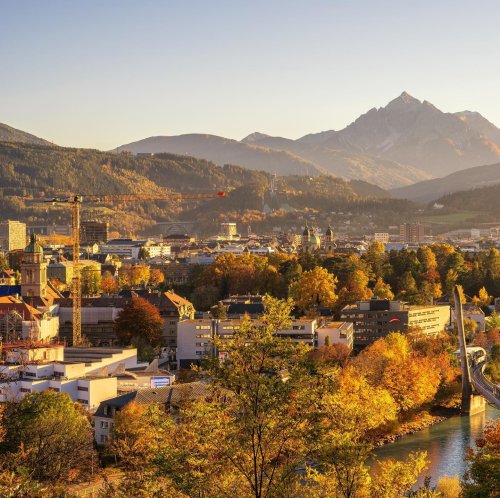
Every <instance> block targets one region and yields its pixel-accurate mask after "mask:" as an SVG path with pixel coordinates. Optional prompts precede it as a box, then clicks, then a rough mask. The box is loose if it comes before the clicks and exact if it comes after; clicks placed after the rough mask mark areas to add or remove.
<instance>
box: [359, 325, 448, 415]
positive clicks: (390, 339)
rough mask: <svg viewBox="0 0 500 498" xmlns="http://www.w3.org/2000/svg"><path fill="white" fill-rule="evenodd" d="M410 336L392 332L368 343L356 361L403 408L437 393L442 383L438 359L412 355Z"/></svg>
mask: <svg viewBox="0 0 500 498" xmlns="http://www.w3.org/2000/svg"><path fill="white" fill-rule="evenodd" d="M411 353H412V349H411V346H410V344H409V341H408V339H407V337H405V336H403V335H402V334H398V333H392V334H389V335H388V336H387V337H385V338H383V339H379V340H378V341H376V342H374V343H373V344H371V345H370V346H368V347H367V348H366V349H365V350H364V351H363V352H362V353H361V354H360V355H359V356H358V357H357V359H356V365H357V367H358V369H359V370H360V373H363V374H365V375H366V376H367V378H368V380H369V381H370V383H371V384H372V385H373V386H382V387H384V388H385V389H387V390H388V392H389V393H390V394H391V396H392V398H393V399H394V400H395V402H396V403H397V405H398V407H399V410H400V411H402V412H405V411H408V410H411V409H413V408H417V407H419V406H420V405H422V404H423V403H426V402H428V401H430V400H432V398H433V397H434V396H435V395H436V393H437V391H438V388H439V386H440V383H441V376H440V370H439V369H438V368H436V363H437V360H435V359H431V358H426V357H420V356H415V355H412V354H411Z"/></svg>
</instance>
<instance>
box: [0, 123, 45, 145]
mask: <svg viewBox="0 0 500 498" xmlns="http://www.w3.org/2000/svg"><path fill="white" fill-rule="evenodd" d="M0 141H3V142H20V143H25V144H34V145H52V144H51V143H50V142H48V141H47V140H44V139H43V138H38V137H36V136H35V135H32V134H31V133H27V132H25V131H22V130H18V129H16V128H12V126H9V125H6V124H3V123H0Z"/></svg>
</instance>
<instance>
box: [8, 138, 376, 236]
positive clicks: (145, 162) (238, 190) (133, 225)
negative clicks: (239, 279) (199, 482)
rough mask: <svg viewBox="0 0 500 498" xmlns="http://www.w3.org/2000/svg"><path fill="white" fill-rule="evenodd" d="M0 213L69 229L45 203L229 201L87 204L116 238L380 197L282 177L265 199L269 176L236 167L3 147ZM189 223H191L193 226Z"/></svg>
mask: <svg viewBox="0 0 500 498" xmlns="http://www.w3.org/2000/svg"><path fill="white" fill-rule="evenodd" d="M0 184H1V186H2V188H1V189H0V208H1V209H2V214H3V216H2V217H3V218H7V217H11V218H14V219H22V220H26V221H28V222H30V223H61V224H68V222H69V221H68V220H69V217H68V210H67V209H66V206H61V205H55V206H52V205H50V204H47V203H43V202H41V199H43V198H50V197H53V196H58V195H59V196H60V195H65V194H70V193H78V194H81V195H83V196H84V197H85V195H89V194H113V193H164V192H168V191H176V192H195V191H198V192H206V191H219V190H224V191H227V192H229V195H228V197H227V198H226V199H224V200H220V199H215V200H208V201H206V200H205V201H200V202H186V203H180V204H179V203H178V202H166V201H154V202H153V201H148V202H140V203H138V202H135V203H121V204H119V205H114V204H108V205H100V206H92V205H89V204H88V203H85V202H84V208H83V209H84V211H83V216H84V217H98V218H105V219H108V220H109V221H110V222H111V224H112V226H113V227H114V228H116V229H118V230H120V231H121V232H126V231H128V230H130V231H135V230H141V229H144V228H147V227H148V226H151V225H153V224H154V223H155V222H158V221H168V220H174V219H178V218H185V219H186V218H187V219H195V220H197V221H198V222H199V223H200V224H203V223H213V222H214V221H215V220H216V219H217V218H218V217H220V216H221V215H224V213H225V212H229V211H231V212H237V213H244V212H245V211H246V210H256V211H262V209H263V207H264V205H265V204H266V203H267V204H270V205H272V208H273V209H281V206H282V205H286V206H290V207H291V208H292V209H306V208H312V209H317V210H321V209H330V208H331V209H333V208H338V207H339V206H345V205H347V204H349V203H352V202H359V201H361V200H363V199H367V198H380V197H383V196H384V191H383V190H381V189H379V188H378V187H374V186H370V185H369V184H365V183H363V182H356V183H352V184H351V183H349V182H347V181H344V180H342V179H339V178H334V177H332V176H327V175H326V176H315V177H308V176H302V175H295V176H285V177H279V178H278V179H277V180H276V185H277V191H276V194H275V196H271V195H270V194H269V192H268V184H269V175H268V174H267V173H265V172H261V171H255V170H250V169H246V168H241V167H239V166H234V165H224V166H218V165H216V164H214V163H212V162H209V161H206V160H203V159H195V158H193V157H189V156H185V155H182V156H181V155H174V154H166V153H165V154H155V155H145V156H134V155H131V154H129V153H119V154H116V153H111V152H101V151H97V150H92V149H73V148H63V147H56V146H46V145H29V144H20V143H7V142H0ZM193 216H195V217H194V218H193Z"/></svg>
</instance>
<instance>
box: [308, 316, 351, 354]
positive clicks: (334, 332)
mask: <svg viewBox="0 0 500 498" xmlns="http://www.w3.org/2000/svg"><path fill="white" fill-rule="evenodd" d="M316 333H317V346H318V347H321V346H325V344H326V343H327V337H328V342H329V343H330V344H343V345H344V346H346V347H348V348H349V349H353V347H354V328H353V324H352V323H351V322H327V323H325V324H323V325H321V327H318V328H317V329H316Z"/></svg>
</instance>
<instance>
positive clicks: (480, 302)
mask: <svg viewBox="0 0 500 498" xmlns="http://www.w3.org/2000/svg"><path fill="white" fill-rule="evenodd" d="M492 299H493V298H492V297H491V296H490V295H488V291H487V290H486V287H484V286H483V287H481V288H480V289H479V292H478V294H477V296H474V297H473V298H472V302H473V303H474V304H475V305H476V306H479V307H480V308H486V306H488V305H489V304H490V303H491V300H492Z"/></svg>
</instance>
